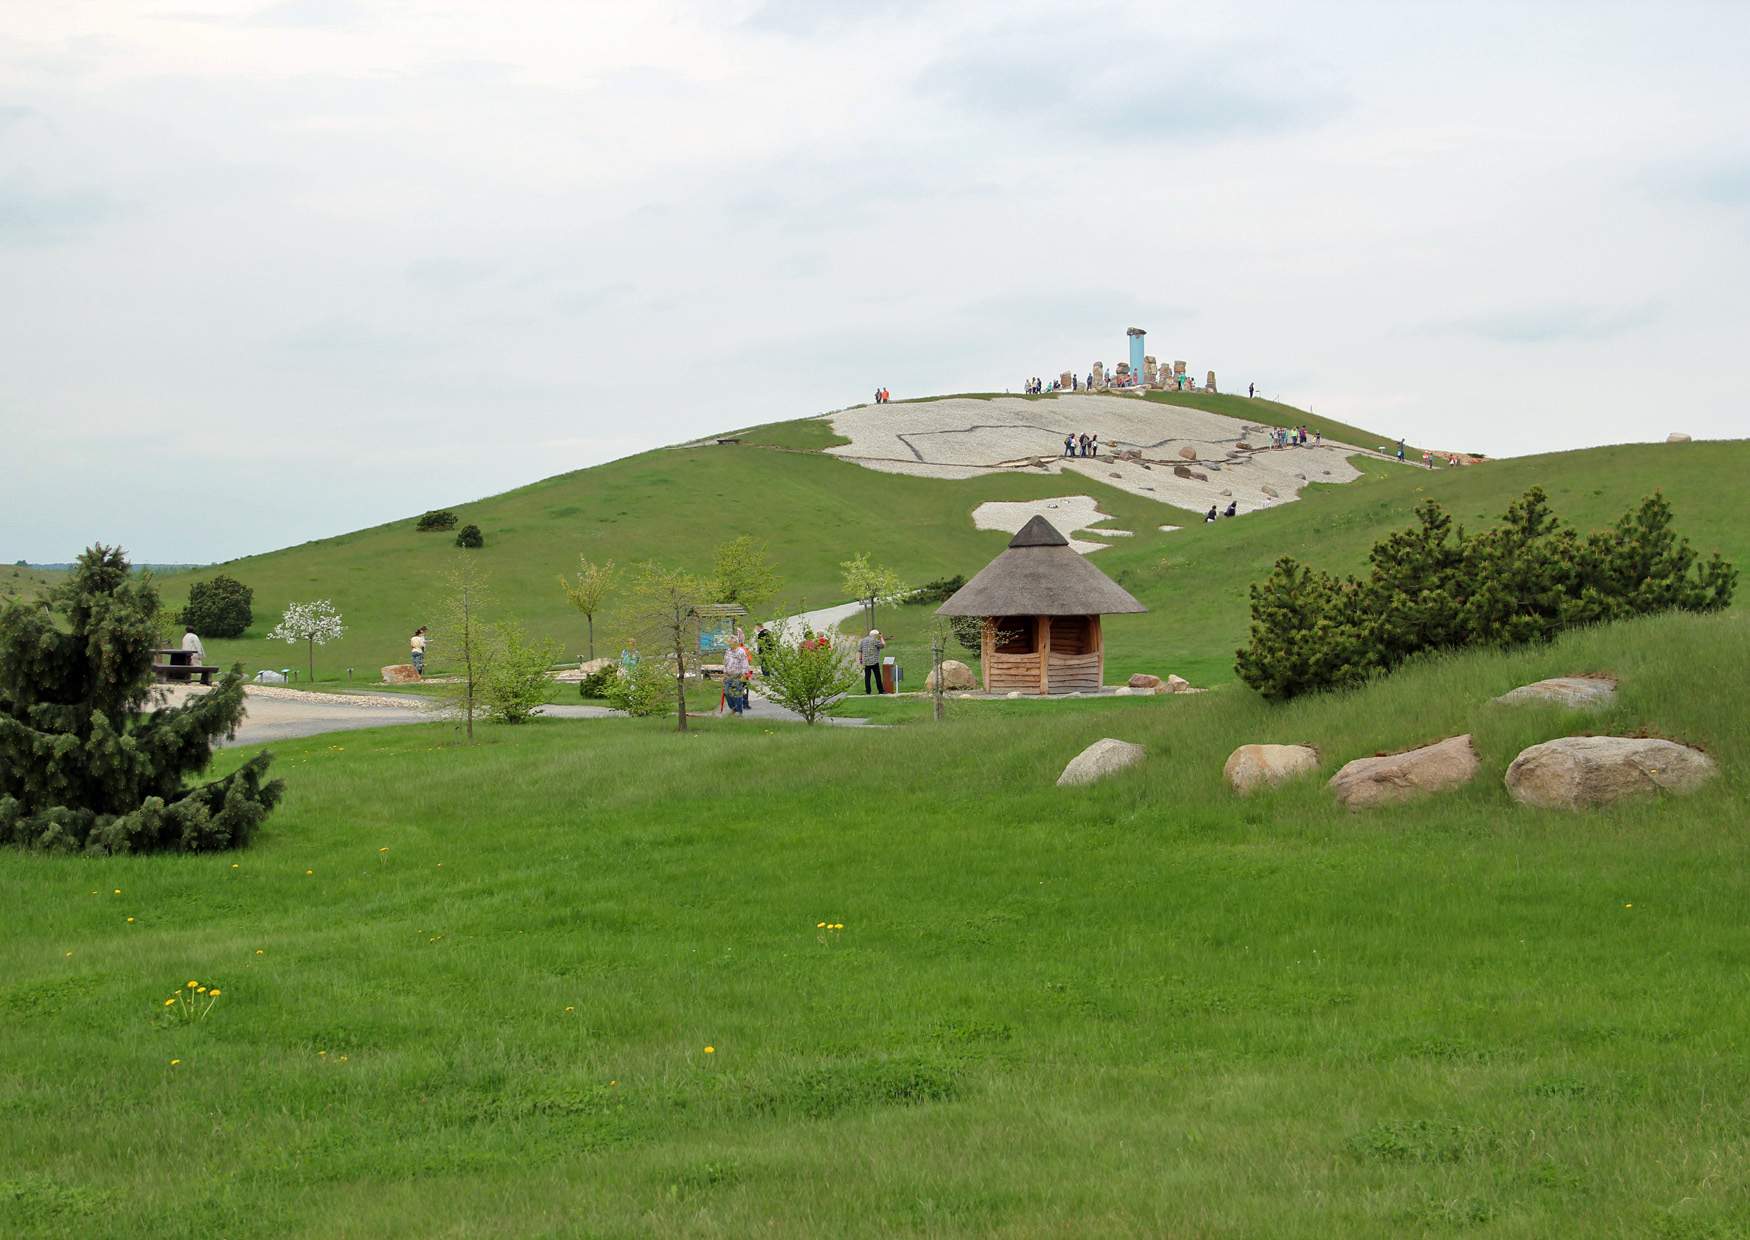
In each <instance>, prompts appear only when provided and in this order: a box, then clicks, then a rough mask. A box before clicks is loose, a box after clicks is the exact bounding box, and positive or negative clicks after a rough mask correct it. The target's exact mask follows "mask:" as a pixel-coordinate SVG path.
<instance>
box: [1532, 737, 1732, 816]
mask: <svg viewBox="0 0 1750 1240" xmlns="http://www.w3.org/2000/svg"><path fill="white" fill-rule="evenodd" d="M1717 774H1719V766H1718V765H1717V764H1716V763H1715V762H1714V760H1713V759H1712V758H1710V757H1708V756H1707V755H1706V754H1705V753H1703V752H1702V751H1701V750H1699V749H1691V748H1690V747H1689V746H1688V745H1679V744H1678V743H1677V742H1676V741H1664V740H1657V739H1655V738H1653V737H1648V736H1564V737H1562V738H1560V739H1559V740H1553V741H1545V742H1544V743H1543V744H1541V745H1533V746H1532V747H1531V748H1530V749H1527V750H1524V751H1523V752H1522V753H1520V755H1519V756H1518V757H1517V758H1515V759H1513V764H1512V765H1511V766H1509V767H1508V768H1507V791H1508V792H1509V793H1510V794H1512V797H1513V799H1514V800H1515V801H1521V802H1523V803H1525V804H1526V805H1535V806H1538V807H1539V808H1541V809H1590V808H1591V807H1592V806H1594V805H1608V804H1609V803H1610V802H1612V801H1619V800H1621V799H1622V798H1623V797H1630V796H1641V795H1645V794H1648V793H1654V792H1693V791H1694V790H1695V789H1697V788H1699V787H1700V786H1701V785H1702V784H1704V783H1706V782H1707V781H1708V780H1710V779H1712V778H1713V777H1714V776H1715V775H1717Z"/></svg>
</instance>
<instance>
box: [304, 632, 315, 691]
mask: <svg viewBox="0 0 1750 1240" xmlns="http://www.w3.org/2000/svg"><path fill="white" fill-rule="evenodd" d="M304 647H305V651H306V653H307V654H308V655H309V662H308V663H307V664H305V667H306V669H307V670H308V671H309V673H310V683H311V684H315V683H316V638H315V637H314V636H311V637H306V638H305V639H304Z"/></svg>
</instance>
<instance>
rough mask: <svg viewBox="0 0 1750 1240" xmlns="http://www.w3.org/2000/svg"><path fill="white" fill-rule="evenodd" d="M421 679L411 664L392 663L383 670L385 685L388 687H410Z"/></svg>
mask: <svg viewBox="0 0 1750 1240" xmlns="http://www.w3.org/2000/svg"><path fill="white" fill-rule="evenodd" d="M420 679H421V676H420V674H419V672H418V671H417V670H415V668H414V666H413V664H411V663H391V664H390V665H389V666H388V667H385V668H384V669H383V683H384V684H386V685H410V684H413V683H414V682H415V681H418V680H420Z"/></svg>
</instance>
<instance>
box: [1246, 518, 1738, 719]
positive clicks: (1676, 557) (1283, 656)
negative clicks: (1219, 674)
mask: <svg viewBox="0 0 1750 1240" xmlns="http://www.w3.org/2000/svg"><path fill="white" fill-rule="evenodd" d="M1416 517H1417V525H1416V526H1415V527H1414V528H1411V529H1408V530H1403V531H1400V532H1399V533H1396V534H1393V535H1391V536H1390V537H1388V538H1386V539H1384V540H1383V541H1381V542H1379V543H1376V544H1375V545H1374V548H1373V550H1372V552H1370V553H1369V557H1368V558H1369V560H1370V561H1371V563H1372V571H1371V572H1370V574H1369V576H1368V578H1367V580H1365V581H1361V580H1358V579H1356V578H1353V577H1350V578H1346V579H1344V580H1338V579H1336V578H1334V577H1331V576H1329V575H1328V574H1325V573H1317V572H1314V571H1313V570H1312V569H1309V568H1306V567H1305V566H1303V565H1301V564H1299V563H1297V562H1296V561H1294V560H1293V559H1288V558H1284V559H1281V560H1278V561H1277V562H1276V567H1275V570H1274V571H1273V572H1272V573H1271V574H1270V577H1269V579H1268V580H1267V581H1265V582H1264V583H1263V584H1262V585H1256V586H1253V587H1252V638H1251V644H1250V645H1248V646H1247V647H1246V648H1245V649H1243V650H1240V651H1238V652H1237V655H1238V659H1237V662H1236V664H1235V670H1236V671H1237V672H1238V673H1239V676H1240V679H1241V680H1243V681H1245V682H1246V683H1247V684H1248V685H1250V686H1252V688H1254V689H1256V690H1257V691H1258V692H1259V693H1261V694H1263V695H1264V696H1265V697H1267V698H1272V699H1278V700H1280V699H1285V698H1291V697H1294V696H1296V695H1297V694H1301V693H1305V692H1308V691H1310V690H1315V689H1333V688H1343V687H1347V686H1350V685H1354V684H1358V683H1360V682H1361V681H1363V680H1365V679H1366V678H1367V677H1368V676H1370V675H1373V674H1375V673H1385V672H1390V671H1392V670H1393V669H1394V668H1396V667H1397V666H1398V665H1399V664H1401V663H1402V662H1403V661H1404V660H1405V659H1408V658H1410V657H1411V656H1412V655H1416V654H1419V653H1421V652H1423V651H1428V650H1451V649H1457V648H1459V647H1463V646H1497V647H1505V646H1517V645H1523V644H1525V643H1527V642H1534V641H1547V640H1549V639H1550V638H1551V637H1553V636H1555V635H1556V634H1557V633H1559V632H1561V631H1562V630H1563V629H1567V628H1573V627H1574V626H1576V625H1581V624H1593V623H1597V622H1599V621H1601V620H1616V619H1621V618H1625V617H1628V616H1639V615H1647V614H1649V613H1652V612H1659V611H1672V610H1676V611H1717V610H1719V609H1720V608H1723V607H1725V606H1727V605H1728V604H1730V603H1731V601H1732V594H1733V591H1734V590H1735V589H1736V586H1737V579H1738V570H1737V569H1736V568H1734V567H1733V566H1732V565H1730V564H1728V563H1726V562H1725V561H1724V560H1722V559H1721V558H1720V556H1719V555H1718V553H1715V554H1714V556H1713V557H1712V558H1711V559H1709V560H1708V561H1706V562H1705V563H1704V562H1702V561H1701V560H1700V557H1699V556H1698V555H1697V554H1696V553H1695V551H1693V550H1692V549H1691V548H1690V546H1689V543H1688V541H1687V540H1686V539H1681V538H1679V537H1678V536H1677V535H1676V533H1675V532H1674V531H1673V530H1672V529H1671V506H1670V505H1669V504H1667V503H1666V502H1665V498H1664V496H1662V495H1657V494H1655V495H1650V496H1648V497H1647V498H1646V499H1644V500H1642V501H1641V504H1640V506H1639V507H1638V508H1637V509H1636V510H1635V511H1633V512H1630V513H1625V514H1624V515H1623V516H1622V517H1621V518H1620V519H1619V520H1618V521H1617V523H1616V525H1615V526H1614V527H1613V528H1612V529H1610V530H1604V531H1596V532H1594V533H1591V534H1588V535H1587V536H1586V537H1585V538H1584V539H1582V538H1580V536H1579V535H1578V534H1576V533H1575V532H1574V531H1573V530H1571V529H1567V528H1565V527H1563V526H1562V524H1561V522H1560V521H1559V520H1558V519H1557V518H1556V516H1555V514H1554V513H1552V512H1551V511H1550V510H1549V501H1548V499H1547V498H1546V497H1545V495H1544V493H1543V491H1542V489H1541V488H1538V487H1533V488H1532V489H1531V490H1529V491H1527V492H1526V493H1525V494H1524V495H1523V496H1521V497H1520V498H1519V499H1516V500H1514V501H1513V503H1512V504H1510V505H1508V507H1507V511H1506V513H1505V514H1504V516H1503V517H1502V521H1501V524H1500V525H1498V526H1496V527H1495V528H1493V529H1490V530H1486V531H1484V532H1483V533H1482V534H1479V535H1476V536H1475V537H1466V535H1465V533H1464V531H1463V530H1462V529H1461V530H1459V531H1457V533H1456V534H1455V533H1454V531H1453V528H1452V519H1451V518H1450V517H1448V516H1447V515H1446V513H1445V511H1444V510H1442V509H1441V507H1440V505H1439V504H1437V503H1435V502H1434V501H1433V500H1428V501H1426V502H1425V503H1423V504H1421V505H1420V506H1419V507H1418V508H1417V509H1416Z"/></svg>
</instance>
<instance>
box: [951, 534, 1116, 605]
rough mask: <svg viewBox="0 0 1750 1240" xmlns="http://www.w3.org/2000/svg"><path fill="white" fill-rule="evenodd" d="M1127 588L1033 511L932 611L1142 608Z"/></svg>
mask: <svg viewBox="0 0 1750 1240" xmlns="http://www.w3.org/2000/svg"><path fill="white" fill-rule="evenodd" d="M1147 610H1148V608H1146V607H1144V606H1143V605H1142V604H1141V603H1139V602H1137V601H1136V600H1135V599H1134V598H1132V597H1131V596H1130V592H1129V591H1128V590H1126V589H1124V587H1123V586H1120V585H1119V584H1118V583H1117V582H1115V581H1113V580H1112V579H1111V578H1110V577H1108V576H1106V574H1105V573H1102V572H1101V571H1100V570H1099V569H1097V568H1095V567H1094V566H1093V565H1092V564H1090V563H1088V561H1087V560H1086V559H1085V558H1083V557H1082V556H1079V555H1077V554H1076V553H1075V552H1074V551H1071V550H1070V549H1069V539H1067V538H1065V537H1064V536H1063V535H1062V534H1060V533H1058V532H1057V530H1056V528H1055V527H1053V526H1052V524H1051V522H1049V521H1047V520H1046V519H1045V518H1044V517H1034V518H1033V519H1032V520H1031V521H1029V522H1027V524H1025V525H1023V526H1022V527H1021V529H1020V532H1019V533H1017V534H1016V535H1015V536H1014V537H1013V538H1011V539H1010V540H1009V547H1008V550H1006V551H1004V552H1003V553H1002V554H1001V555H999V556H998V557H997V558H996V559H994V560H992V561H991V562H990V563H989V564H986V565H985V566H984V568H983V569H982V570H980V571H979V573H978V575H977V576H976V577H974V578H973V579H972V580H971V581H969V582H967V583H966V584H965V585H963V586H961V587H960V589H959V590H957V591H956V592H955V593H954V596H953V597H952V598H950V599H949V600H948V601H947V602H946V603H943V604H942V606H941V607H939V608H938V609H937V611H936V614H937V615H941V616H1109V615H1117V614H1119V613H1122V612H1135V611H1147Z"/></svg>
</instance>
